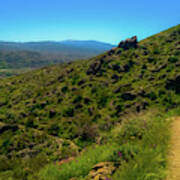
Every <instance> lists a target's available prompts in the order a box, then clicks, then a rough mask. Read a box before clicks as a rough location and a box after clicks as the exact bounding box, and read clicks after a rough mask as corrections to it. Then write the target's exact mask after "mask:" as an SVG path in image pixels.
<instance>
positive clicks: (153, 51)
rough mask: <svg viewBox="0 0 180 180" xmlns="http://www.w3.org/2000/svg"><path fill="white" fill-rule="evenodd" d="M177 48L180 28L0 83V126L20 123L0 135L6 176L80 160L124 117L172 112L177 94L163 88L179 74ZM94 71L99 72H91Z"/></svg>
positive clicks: (22, 174)
mask: <svg viewBox="0 0 180 180" xmlns="http://www.w3.org/2000/svg"><path fill="white" fill-rule="evenodd" d="M179 43H180V26H179V25H178V26H176V27H174V28H172V29H169V30H167V31H165V32H162V33H160V34H158V35H155V36H152V37H150V38H148V39H146V40H143V41H141V42H140V43H139V46H138V48H136V49H129V50H122V49H119V48H117V49H116V50H115V52H114V53H113V54H109V53H105V54H103V55H100V56H98V57H96V58H92V59H90V60H87V61H77V62H73V63H71V64H66V65H60V66H51V67H47V68H43V69H40V70H36V71H32V72H29V73H26V74H23V75H20V76H18V77H15V78H9V79H4V80H2V81H1V82H0V120H1V122H2V124H1V126H0V127H3V126H5V125H8V124H14V125H17V127H16V129H15V130H13V128H12V127H11V128H9V129H7V130H6V131H3V132H2V133H1V134H0V147H1V148H0V154H1V156H0V158H1V161H2V162H3V161H4V162H6V163H5V164H3V165H1V167H0V170H1V171H2V172H3V175H4V173H7V174H6V176H12V177H13V179H22V177H24V178H25V179H26V177H27V176H28V174H33V173H34V174H36V173H37V172H38V171H39V170H40V168H41V167H43V166H44V165H46V164H48V163H50V162H54V161H59V160H61V159H64V158H66V157H69V156H74V155H78V154H79V151H81V150H82V149H83V148H84V147H85V146H88V145H91V144H92V143H96V142H98V139H99V138H101V137H102V136H103V135H104V134H108V133H110V132H111V130H112V129H113V128H114V126H115V125H117V124H119V123H121V122H122V121H123V120H124V116H125V115H126V114H128V113H129V112H134V113H137V112H140V111H144V110H146V109H151V107H153V106H155V105H156V104H158V106H159V107H163V108H164V109H166V110H168V109H170V108H175V107H177V106H178V105H179V102H180V97H179V88H178V87H176V86H174V85H173V86H172V87H171V88H169V87H167V85H168V83H169V82H172V81H174V82H175V79H176V77H177V75H179V74H180V68H179V64H180V61H179V60H180V53H179V45H180V44H179ZM92 64H93V65H92ZM99 64H100V65H99ZM92 66H94V67H96V68H95V69H96V70H97V71H96V72H95V73H94V74H88V73H87V72H89V69H90V67H91V69H92ZM97 67H98V68H97ZM170 80H172V81H170ZM129 131H130V130H129ZM144 142H146V141H144ZM142 145H143V143H142ZM105 146H106V145H105ZM115 147H116V146H115ZM100 148H101V147H100ZM102 148H103V146H102ZM108 153H109V152H108ZM108 157H109V156H108ZM104 158H105V159H104ZM103 159H104V160H106V155H105V157H103V158H102V159H101V157H100V160H99V161H101V160H102V161H103ZM22 160H23V161H22ZM94 163H95V161H93V162H92V164H94ZM20 164H21V165H20ZM92 164H91V165H92ZM17 165H18V166H17ZM7 170H8V171H7ZM87 171H88V168H87V170H86V174H87ZM80 174H81V173H80Z"/></svg>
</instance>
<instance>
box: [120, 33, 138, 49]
mask: <svg viewBox="0 0 180 180" xmlns="http://www.w3.org/2000/svg"><path fill="white" fill-rule="evenodd" d="M137 44H138V40H137V36H133V37H132V38H129V39H126V40H125V41H121V42H120V43H119V45H118V48H122V49H124V50H127V49H130V48H137Z"/></svg>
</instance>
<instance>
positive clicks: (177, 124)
mask: <svg viewBox="0 0 180 180" xmlns="http://www.w3.org/2000/svg"><path fill="white" fill-rule="evenodd" d="M168 161H169V175H168V177H167V180H180V117H175V118H174V119H173V123H172V137H171V147H170V152H169V158H168Z"/></svg>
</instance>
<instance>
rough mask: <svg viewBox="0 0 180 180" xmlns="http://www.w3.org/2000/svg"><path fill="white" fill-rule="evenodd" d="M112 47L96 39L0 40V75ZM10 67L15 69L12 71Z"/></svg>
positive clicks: (65, 60)
mask: <svg viewBox="0 0 180 180" xmlns="http://www.w3.org/2000/svg"><path fill="white" fill-rule="evenodd" d="M112 47H114V46H113V45H111V44H108V43H103V42H98V41H76V40H66V41H60V42H56V41H42V42H4V41H0V76H1V75H5V76H6V75H11V74H12V72H13V74H14V72H16V73H18V72H20V71H19V69H21V70H22V68H23V69H24V68H28V69H29V68H39V67H42V66H46V65H50V64H57V63H63V62H69V61H73V60H77V59H87V58H91V57H94V56H96V55H98V54H101V53H103V52H105V51H107V50H109V49H111V48H112ZM12 69H16V70H15V71H14V70H13V71H12ZM9 70H10V71H9ZM10 72H11V73H10ZM21 72H22V71H21ZM23 72H24V71H23ZM16 73H15V74H16Z"/></svg>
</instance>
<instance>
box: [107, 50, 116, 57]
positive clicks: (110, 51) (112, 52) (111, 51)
mask: <svg viewBox="0 0 180 180" xmlns="http://www.w3.org/2000/svg"><path fill="white" fill-rule="evenodd" d="M115 50H116V48H112V49H111V50H109V51H108V55H109V56H111V55H112V54H114V53H115Z"/></svg>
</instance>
